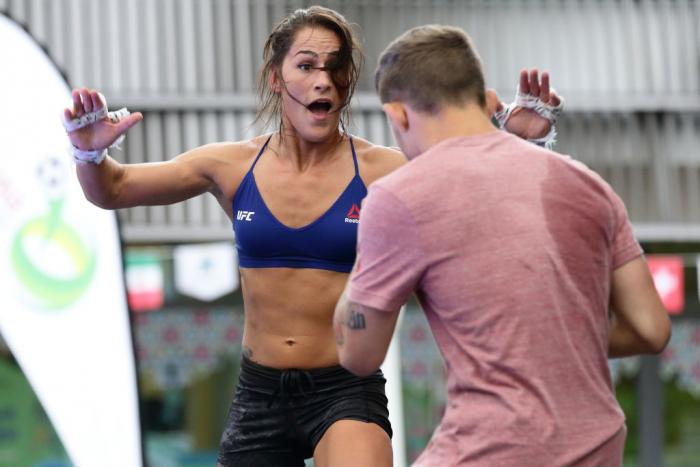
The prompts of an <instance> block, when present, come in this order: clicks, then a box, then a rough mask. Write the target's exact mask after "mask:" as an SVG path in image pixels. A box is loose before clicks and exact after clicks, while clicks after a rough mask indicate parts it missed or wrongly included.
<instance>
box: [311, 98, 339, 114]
mask: <svg viewBox="0 0 700 467" xmlns="http://www.w3.org/2000/svg"><path fill="white" fill-rule="evenodd" d="M332 107H333V104H331V101H329V100H326V99H318V100H315V101H313V102H312V103H310V104H309V105H307V106H306V108H307V109H309V110H310V111H311V113H313V114H327V113H328V112H330V111H331V108H332Z"/></svg>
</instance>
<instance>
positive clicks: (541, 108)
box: [493, 86, 564, 149]
mask: <svg viewBox="0 0 700 467" xmlns="http://www.w3.org/2000/svg"><path fill="white" fill-rule="evenodd" d="M552 92H554V89H552ZM559 99H560V101H559V105H557V106H553V105H549V104H545V103H544V102H543V101H542V100H541V99H540V98H539V97H535V96H533V95H532V94H526V93H524V92H521V91H520V86H518V88H517V89H516V91H515V100H514V101H513V102H511V103H510V104H508V105H507V106H505V107H504V108H503V109H502V110H500V111H498V112H496V113H495V114H493V116H494V118H495V119H496V121H497V122H498V124H499V126H500V127H501V128H503V129H505V127H506V122H507V121H508V119H509V118H510V116H511V114H512V113H513V110H515V109H516V108H517V107H522V108H524V109H531V110H533V111H534V112H536V113H537V114H538V115H539V116H541V117H542V118H545V119H547V120H549V121H550V122H551V123H552V126H551V127H550V129H549V132H548V133H547V134H546V135H544V136H543V137H542V138H538V139H529V140H528V141H529V142H531V143H534V144H537V145H538V146H544V147H546V148H547V149H551V148H552V147H553V146H554V143H556V141H557V140H556V138H557V130H556V128H555V127H554V123H555V122H556V120H557V117H559V115H560V114H561V112H562V110H563V109H564V99H563V98H561V97H560V98H559Z"/></svg>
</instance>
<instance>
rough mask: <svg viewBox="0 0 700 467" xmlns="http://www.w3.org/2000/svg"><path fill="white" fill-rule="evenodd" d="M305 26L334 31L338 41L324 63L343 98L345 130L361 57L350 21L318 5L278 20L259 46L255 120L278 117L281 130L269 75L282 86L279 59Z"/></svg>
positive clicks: (277, 98) (277, 99)
mask: <svg viewBox="0 0 700 467" xmlns="http://www.w3.org/2000/svg"><path fill="white" fill-rule="evenodd" d="M307 27H321V28H324V29H327V30H329V31H331V32H333V33H335V34H336V36H338V39H339V40H340V50H339V51H338V57H337V59H336V60H334V61H333V63H331V64H327V65H326V66H327V67H329V68H331V70H330V75H331V79H332V80H333V84H334V85H335V86H336V88H337V89H338V93H339V94H340V97H341V98H342V99H343V104H342V105H343V107H342V110H341V111H340V126H341V128H343V129H345V128H346V127H347V126H348V124H349V121H350V105H349V104H350V100H351V99H352V96H353V94H354V92H355V85H356V84H357V80H358V78H359V74H360V69H361V68H362V63H363V61H364V56H363V54H362V50H361V49H360V45H359V42H358V40H357V37H356V34H355V32H354V31H353V29H352V27H351V25H350V23H348V21H347V20H346V19H345V18H344V17H343V16H342V15H341V14H340V13H338V12H336V11H333V10H331V9H329V8H325V7H322V6H311V7H309V8H305V9H298V10H296V11H294V12H293V13H291V14H289V15H288V16H286V17H285V18H284V19H282V21H280V22H279V23H277V24H276V25H275V26H274V28H273V29H272V32H271V33H270V36H269V37H268V38H267V42H265V47H264V49H263V66H262V68H261V70H260V75H259V77H258V97H259V98H260V107H259V109H258V113H257V115H256V117H255V122H259V121H262V122H263V123H264V124H265V126H268V125H269V124H270V123H271V122H272V120H273V119H275V118H278V119H279V120H278V124H279V129H280V130H281V128H282V118H281V117H282V116H281V106H282V99H281V97H280V95H279V94H278V93H275V92H274V91H273V90H272V89H270V86H269V83H270V77H271V76H272V73H277V74H278V77H279V78H280V80H281V81H282V85H283V86H284V78H283V77H282V62H283V61H284V58H285V56H286V55H287V52H289V49H290V48H291V46H292V43H293V42H294V39H295V36H296V34H297V33H298V32H299V31H300V30H302V29H304V28H307Z"/></svg>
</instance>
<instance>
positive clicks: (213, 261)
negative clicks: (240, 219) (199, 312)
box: [173, 242, 239, 302]
mask: <svg viewBox="0 0 700 467" xmlns="http://www.w3.org/2000/svg"><path fill="white" fill-rule="evenodd" d="M173 261H174V263H175V288H176V289H177V291H178V292H180V293H181V294H183V295H187V296H190V297H194V298H196V299H198V300H202V301H204V302H211V301H214V300H216V299H217V298H220V297H223V296H224V295H226V294H229V293H231V292H233V291H235V290H236V289H238V282H239V280H238V254H237V253H236V248H235V247H234V246H233V243H232V242H219V243H206V244H197V245H179V246H176V247H175V248H174V249H173Z"/></svg>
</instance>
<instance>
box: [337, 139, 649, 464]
mask: <svg viewBox="0 0 700 467" xmlns="http://www.w3.org/2000/svg"><path fill="white" fill-rule="evenodd" d="M641 254H642V251H641V248H640V246H639V243H638V242H637V241H636V240H635V238H634V236H633V234H632V229H631V226H630V223H629V220H628V217H627V213H626V210H625V207H624V205H623V203H622V201H621V200H620V198H619V197H618V196H617V195H616V194H615V193H614V192H613V190H612V189H611V188H610V186H609V185H608V184H607V183H605V181H603V180H602V179H601V178H600V177H599V176H598V175H596V174H595V173H594V172H592V171H591V170H589V169H587V168H586V167H585V166H583V165H582V164H580V163H577V162H575V161H573V160H572V159H570V158H568V157H565V156H561V155H558V154H556V153H554V152H551V151H547V150H545V149H541V148H539V147H537V146H535V145H532V144H529V143H527V142H525V141H523V140H521V139H518V138H516V137H515V136H512V135H509V134H507V133H505V132H500V131H499V132H493V133H487V134H484V135H479V136H472V137H459V138H451V139H448V140H445V141H443V142H441V143H439V144H437V145H435V146H433V147H432V148H431V149H430V150H428V151H427V152H425V153H424V154H422V155H420V156H419V157H417V158H416V159H415V160H413V161H411V162H410V163H409V164H407V165H406V166H404V167H402V168H400V169H399V170H397V171H396V172H394V173H392V174H390V175H388V176H387V177H384V178H382V179H380V180H378V181H377V182H375V183H374V184H373V185H372V186H371V188H370V190H369V194H368V196H367V198H366V200H365V203H364V205H363V208H362V214H361V221H360V226H359V238H358V257H357V258H358V259H357V266H356V268H357V270H356V271H355V272H354V273H353V275H352V277H351V280H350V288H349V298H350V300H352V301H353V302H356V303H359V304H362V305H365V306H368V307H372V308H376V309H379V310H397V309H398V308H399V307H400V306H401V305H403V304H404V303H405V302H406V300H407V299H408V297H409V295H410V294H412V293H413V292H414V291H415V293H416V295H417V297H418V300H419V301H420V303H421V305H422V307H423V309H424V311H425V314H426V316H427V318H428V321H429V323H430V326H431V328H432V330H433V333H434V336H435V339H436V341H437V343H438V345H439V347H440V350H441V352H442V355H443V357H444V359H445V362H446V366H447V373H448V375H447V388H448V399H447V407H446V410H445V414H444V417H443V419H442V421H441V423H440V425H439V426H438V427H437V428H436V430H435V432H434V434H433V437H432V439H431V441H430V443H429V444H428V446H427V448H426V450H425V451H424V452H423V454H422V455H421V456H420V457H419V459H418V460H417V461H416V463H415V465H418V466H439V467H448V466H457V465H468V466H475V467H479V466H484V467H494V466H547V467H552V466H564V465H576V466H588V465H591V466H593V465H595V466H614V465H619V464H620V463H621V458H622V449H623V445H624V439H625V433H626V430H625V425H624V415H623V413H622V410H621V409H620V406H619V404H618V403H617V400H616V399H615V395H614V390H613V386H612V382H611V378H610V372H609V370H608V365H607V355H608V304H609V299H610V284H611V274H612V272H613V270H614V269H616V268H617V267H619V266H621V265H623V264H624V263H626V262H628V261H630V260H632V259H634V258H636V257H638V256H640V255H641Z"/></svg>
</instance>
